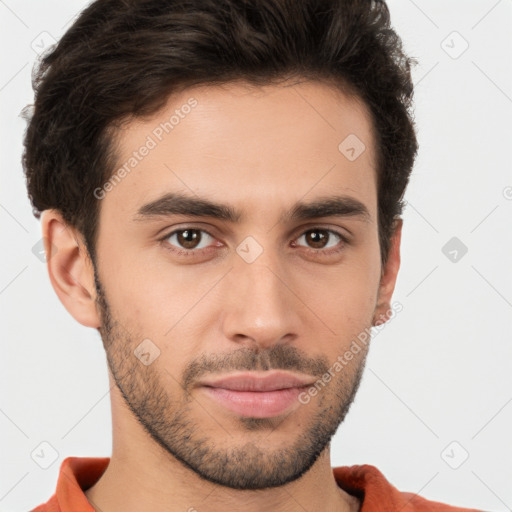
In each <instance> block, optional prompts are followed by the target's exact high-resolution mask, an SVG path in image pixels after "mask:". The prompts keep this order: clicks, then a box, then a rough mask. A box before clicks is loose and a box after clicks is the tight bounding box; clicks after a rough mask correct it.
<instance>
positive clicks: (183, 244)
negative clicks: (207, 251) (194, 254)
mask: <svg viewBox="0 0 512 512" xmlns="http://www.w3.org/2000/svg"><path fill="white" fill-rule="evenodd" d="M166 240H167V241H168V242H169V243H170V244H171V245H173V246H175V247H177V248H179V249H188V250H193V249H204V248H205V247H207V246H208V245H209V244H210V243H211V242H212V240H213V237H212V236H211V235H210V234H208V233H207V232H206V231H204V230H202V229H178V230H176V231H173V232H172V233H171V234H170V235H169V236H168V237H167V238H166Z"/></svg>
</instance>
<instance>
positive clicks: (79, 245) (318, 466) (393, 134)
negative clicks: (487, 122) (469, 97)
mask: <svg viewBox="0 0 512 512" xmlns="http://www.w3.org/2000/svg"><path fill="white" fill-rule="evenodd" d="M410 64H411V59H409V58H407V57H406V56H405V55H404V53H403V52H402V49H401V42H400V39H399V38H398V36H397V35H396V34H395V32H394V31H393V30H391V28H390V20H389V12H388V9H387V7H386V5H385V4H384V3H383V2H373V3H370V2H367V1H356V0H350V1H328V2H327V1H325V2H322V1H318V0H316V1H300V2H299V1H294V2H291V1H288V2H283V1H279V0H265V1H263V0H260V1H256V0H254V1H250V2H249V1H243V2H240V0H231V1H230V0H222V1H215V2H214V1H212V0H188V1H173V2H171V1H164V0H139V1H122V0H103V1H97V2H94V3H93V4H91V5H90V6H89V7H88V8H87V9H86V10H85V11H84V12H83V13H82V14H81V16H80V17H79V18H78V20H77V21H76V22H75V23H74V25H73V26H72V27H71V28H70V29H69V30H68V32H67V33H66V34H65V35H64V37H63V38H62V39H61V41H60V42H59V44H58V45H57V46H56V48H55V49H54V50H53V51H52V52H51V53H50V54H48V55H47V56H46V57H45V58H44V60H43V62H42V66H41V68H40V70H39V74H38V79H37V80H36V99H35V106H34V110H33V115H32V117H31V119H30V121H29V126H28V129H27V134H26V139H25V154H24V168H25V172H26V175H27V185H28V191H29V195H30V198H31V201H32V204H33V206H34V208H35V212H36V214H37V216H39V213H40V212H42V216H41V218H42V230H43V236H44V239H45V242H46V252H47V267H48V272H49V276H50V280H51V283H52V285H53V287H54V289H55V291H56V293H57V295H58V297H59V299H60V300H61V301H62V303H63V304H64V306H65V307H66V309H67V310H68V311H69V312H70V314H71V315H72V316H73V317H74V318H75V319H76V320H77V321H78V322H80V323H81V324H82V325H85V326H88V327H93V328H95V329H98V331H99V333H100V334H101V338H102V341H103V345H104V348H105V351H106V356H107V361H108V369H109V379H110V384H111V405H112V422H113V449H112V456H111V457H110V458H94V457H90V458H77V457H68V458H67V459H65V460H64V461H63V463H62V466H61V472H60V476H59V480H58V483H57V490H56V493H55V495H54V496H52V498H51V499H50V500H49V501H48V502H47V503H46V504H43V505H40V506H39V507H37V508H36V509H35V510H36V511H37V512H43V511H51V512H57V511H59V512H71V511H84V512H85V511H88V512H92V511H97V512H107V511H108V512H119V511H123V512H130V511H141V510H147V511H152V512H163V511H166V512H174V511H182V510H188V511H195V510H197V511H203V510H204V511H210V512H214V511H220V510H226V509H227V510H241V509H243V510H246V511H250V512H254V511H262V510H273V511H285V510H286V511H291V510H294V511H295V510H325V511H357V510H360V511H362V512H370V511H376V510H386V511H388V510H389V511H391V510H397V511H398V510H403V511H426V510H429V511H430V510H446V511H457V510H458V511H461V510H463V509H461V508H455V507H451V506H448V505H443V504H441V503H434V502H432V501H428V500H426V499H424V498H421V497H419V496H417V495H414V494H412V493H401V492H399V491H398V490H397V489H396V488H395V487H393V486H392V484H391V483H390V482H388V481H387V480H386V479H385V477H384V475H383V474H382V473H381V472H380V471H379V470H378V469H377V468H375V467H373V466H370V465H362V466H352V467H338V468H334V469H333V468H331V465H330V441H331V438H332V436H333V435H334V434H335V432H336V430H337V428H338V426H339V425H340V423H341V422H342V421H343V419H344V418H345V416H346V414H347V412H348V410H349V408H350V405H351V404H352V402H353V400H354V396H355V394H356V391H357V389H358V386H359V383H360V380H361V376H362V374H363V369H364V365H365V360H366V356H367V353H368V343H367V342H364V343H359V344H356V345H354V343H355V340H360V339H361V337H360V334H361V333H364V332H367V330H368V329H369V328H370V327H371V326H376V325H379V324H381V323H384V322H386V321H387V320H388V319H389V318H390V316H391V315H392V313H393V307H392V304H391V299H392V294H393V290H394V286H395V282H396V278H397V273H398V269H399V265H400V239H401V229H402V220H401V218H400V215H401V212H402V207H403V204H402V197H403V194H404V191H405V189H406V186H407V182H408V179H409V175H410V172H411V170H412V166H413V162H414V158H415V155H416V152H417V141H416V136H415V131H414V126H413V121H412V117H411V113H410V107H411V101H412V92H413V91H412V83H411V79H410ZM356 348H357V349H356ZM466 510H467V509H466Z"/></svg>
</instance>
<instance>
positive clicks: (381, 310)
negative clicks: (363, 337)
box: [372, 219, 403, 326]
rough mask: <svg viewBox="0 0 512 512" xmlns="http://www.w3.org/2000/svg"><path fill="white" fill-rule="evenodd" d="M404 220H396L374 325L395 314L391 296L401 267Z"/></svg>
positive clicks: (383, 272) (382, 277)
mask: <svg viewBox="0 0 512 512" xmlns="http://www.w3.org/2000/svg"><path fill="white" fill-rule="evenodd" d="M402 225H403V220H402V219H397V220H396V221H395V228H394V232H393V235H392V237H391V243H390V248H389V256H388V260H387V262H386V266H385V267H384V268H383V271H382V276H381V279H380V285H379V295H378V299H377V306H376V308H375V312H374V316H373V321H372V325H373V326H377V325H381V324H383V323H385V322H387V321H388V320H389V317H390V316H391V315H392V314H393V311H392V309H391V297H392V296H393V291H394V289H395V284H396V278H397V276H398V270H399V268H400V241H401V238H402Z"/></svg>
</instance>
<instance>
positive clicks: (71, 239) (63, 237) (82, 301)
mask: <svg viewBox="0 0 512 512" xmlns="http://www.w3.org/2000/svg"><path fill="white" fill-rule="evenodd" d="M41 227H42V232H43V239H44V242H45V252H46V265H47V269H48V275H49V278H50V282H51V283H52V286H53V289H54V290H55V292H56V293H57V296H58V297H59V299H60V301H61V302H62V304H63V305H64V307H65V308H66V309H67V310H68V312H69V313H70V314H71V315H72V316H73V318H74V319H75V320H76V321H77V322H79V323H81V324H82V325H85V326H86V327H94V328H98V327H100V326H101V322H100V318H99V315H98V312H97V309H96V288H95V286H94V269H93V266H92V263H91V260H90V257H89V254H88V251H87V249H86V247H85V244H84V243H83V241H82V237H81V234H80V233H79V232H78V231H77V230H76V228H74V227H73V226H70V225H68V224H66V222H65V221H64V219H63V218H62V215H61V214H60V213H59V212H58V211H57V210H45V211H44V212H43V213H42V216H41Z"/></svg>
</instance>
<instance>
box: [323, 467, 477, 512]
mask: <svg viewBox="0 0 512 512" xmlns="http://www.w3.org/2000/svg"><path fill="white" fill-rule="evenodd" d="M333 474H334V478H335V480H336V482H337V484H338V485H339V486H340V487H341V488H342V489H343V490H344V491H346V492H348V493H349V494H352V495H354V496H356V497H357V498H359V499H360V500H361V508H360V512H377V511H381V510H386V511H389V512H392V511H395V510H396V511H400V512H481V511H478V510H476V509H469V508H460V507H456V506H453V505H448V504H445V503H440V502H438V501H431V500H427V499H426V498H423V497H421V496H420V495H419V494H415V493H411V492H401V491H399V490H398V489H397V488H396V487H395V486H393V485H392V484H391V483H390V482H389V481H388V480H387V479H386V477H385V476H384V474H383V473H382V472H381V471H380V470H379V469H378V468H376V467H375V466H372V465H370V464H363V465H354V466H339V467H335V468H333Z"/></svg>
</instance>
